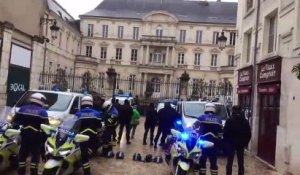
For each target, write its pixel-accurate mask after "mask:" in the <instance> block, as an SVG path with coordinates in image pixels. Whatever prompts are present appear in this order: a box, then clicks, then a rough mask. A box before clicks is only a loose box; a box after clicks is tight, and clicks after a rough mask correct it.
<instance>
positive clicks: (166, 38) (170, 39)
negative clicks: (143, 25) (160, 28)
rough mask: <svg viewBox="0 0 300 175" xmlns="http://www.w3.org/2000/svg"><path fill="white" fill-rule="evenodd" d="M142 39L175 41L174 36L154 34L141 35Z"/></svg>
mask: <svg viewBox="0 0 300 175" xmlns="http://www.w3.org/2000/svg"><path fill="white" fill-rule="evenodd" d="M141 40H142V41H151V42H170V43H172V42H176V37H170V36H155V35H143V36H142V38H141Z"/></svg>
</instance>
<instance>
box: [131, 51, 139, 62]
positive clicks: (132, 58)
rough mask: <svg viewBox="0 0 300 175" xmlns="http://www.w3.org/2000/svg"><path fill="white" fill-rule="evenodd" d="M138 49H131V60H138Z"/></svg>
mask: <svg viewBox="0 0 300 175" xmlns="http://www.w3.org/2000/svg"><path fill="white" fill-rule="evenodd" d="M137 55H138V50H137V49H131V61H137Z"/></svg>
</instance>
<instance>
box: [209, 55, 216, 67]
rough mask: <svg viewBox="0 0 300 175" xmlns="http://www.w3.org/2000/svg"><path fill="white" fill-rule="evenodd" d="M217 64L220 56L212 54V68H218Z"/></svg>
mask: <svg viewBox="0 0 300 175" xmlns="http://www.w3.org/2000/svg"><path fill="white" fill-rule="evenodd" d="M217 62H218V55H217V54H212V55H211V62H210V66H213V67H215V66H217Z"/></svg>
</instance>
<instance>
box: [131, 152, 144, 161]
mask: <svg viewBox="0 0 300 175" xmlns="http://www.w3.org/2000/svg"><path fill="white" fill-rule="evenodd" d="M132 160H134V161H142V155H141V154H140V153H134V154H133V157H132Z"/></svg>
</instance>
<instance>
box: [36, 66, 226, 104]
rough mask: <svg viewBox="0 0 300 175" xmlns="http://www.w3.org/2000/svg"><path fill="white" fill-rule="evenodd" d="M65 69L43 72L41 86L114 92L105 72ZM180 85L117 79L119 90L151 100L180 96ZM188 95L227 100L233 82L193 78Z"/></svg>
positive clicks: (189, 84)
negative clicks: (69, 71) (68, 72)
mask: <svg viewBox="0 0 300 175" xmlns="http://www.w3.org/2000/svg"><path fill="white" fill-rule="evenodd" d="M62 71H63V70H62ZM62 71H61V72H58V73H57V74H41V75H40V79H39V81H40V88H41V89H46V90H51V89H52V90H53V89H55V88H59V89H61V90H67V89H70V90H71V91H72V92H83V91H84V90H87V91H89V92H93V93H96V94H99V95H103V96H105V97H106V98H109V97H110V96H111V95H112V94H108V88H109V84H108V83H109V81H108V77H107V76H105V75H97V76H93V75H91V74H90V73H88V72H87V73H85V74H84V75H82V76H75V75H65V74H64V72H62ZM180 88H181V87H180V80H167V81H165V82H163V81H160V80H159V79H154V80H152V81H144V80H140V79H137V78H116V81H115V93H118V94H131V95H132V96H136V95H137V96H139V97H140V99H147V100H149V101H153V100H160V99H180V94H179V93H180ZM187 97H188V99H189V100H199V99H200V98H202V99H203V98H206V99H208V100H212V99H215V98H220V99H224V100H227V99H229V98H231V97H232V85H231V84H230V83H229V82H224V83H219V84H215V83H207V82H204V81H203V80H199V81H196V82H195V81H190V82H189V83H188V87H187ZM231 99H232V98H231Z"/></svg>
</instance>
